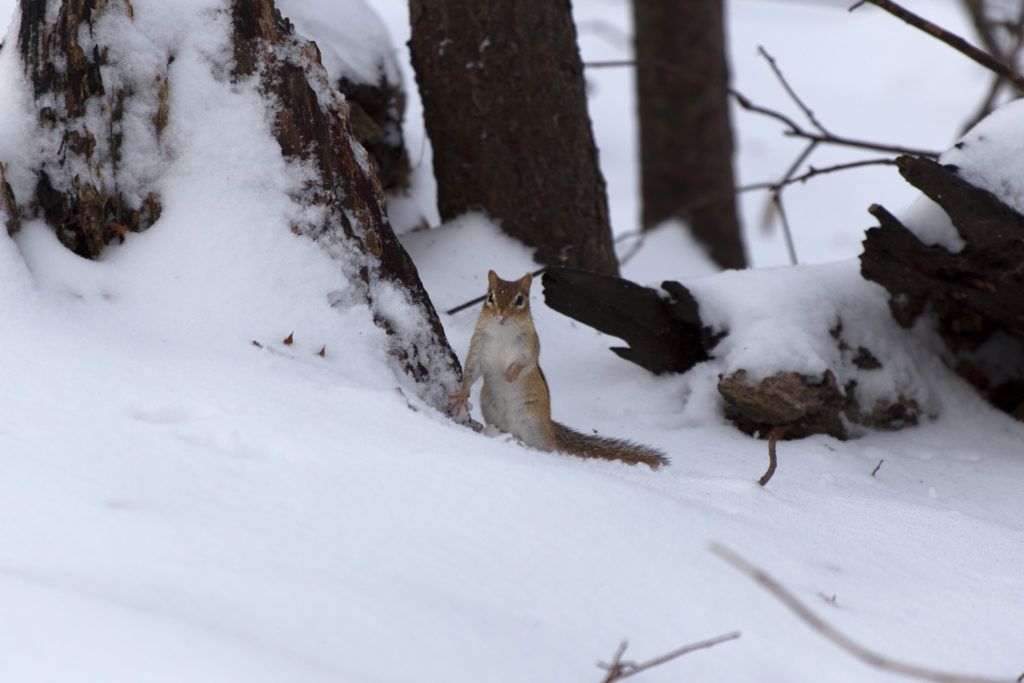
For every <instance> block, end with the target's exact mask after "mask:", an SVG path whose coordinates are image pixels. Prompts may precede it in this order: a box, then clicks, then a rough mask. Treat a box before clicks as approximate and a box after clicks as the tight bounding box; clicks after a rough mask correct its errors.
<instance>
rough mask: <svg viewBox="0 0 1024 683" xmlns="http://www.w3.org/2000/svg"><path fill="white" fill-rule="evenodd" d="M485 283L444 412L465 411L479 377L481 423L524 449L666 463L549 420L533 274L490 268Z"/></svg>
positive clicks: (641, 449) (646, 450) (654, 454)
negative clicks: (508, 276)
mask: <svg viewBox="0 0 1024 683" xmlns="http://www.w3.org/2000/svg"><path fill="white" fill-rule="evenodd" d="M487 282H488V287H487V298H486V299H485V300H484V306H483V309H481V311H480V318H479V319H478V320H477V323H476V329H474V330H473V339H472V341H471V342H470V344H469V354H468V355H467V356H466V365H465V368H464V369H463V374H462V386H461V387H460V388H459V393H457V394H455V395H454V396H452V402H451V406H450V407H449V410H450V412H451V413H452V414H453V415H455V416H456V417H458V416H459V414H460V413H461V412H462V411H466V412H467V413H468V412H469V404H468V399H469V392H470V389H471V388H472V386H473V384H474V383H475V382H476V380H477V379H478V378H479V377H480V376H481V375H483V378H484V384H483V388H482V389H481V390H480V409H481V411H482V412H483V414H484V419H485V420H486V421H487V424H490V425H493V426H495V427H497V428H498V429H500V430H501V431H503V432H507V433H509V434H512V435H513V436H515V437H516V438H518V439H520V440H521V441H522V442H523V443H525V444H526V445H527V446H532V447H533V448H536V449H538V450H542V451H560V452H562V453H569V454H571V455H578V456H580V457H583V458H604V459H605V460H622V461H623V462H627V463H630V464H636V463H640V462H642V463H644V464H646V465H650V466H651V468H657V467H660V466H661V465H665V464H667V463H668V458H667V457H666V456H665V454H664V453H662V452H661V451H659V450H657V449H655V448H650V447H648V446H642V445H639V444H634V443H631V442H629V441H624V440H621V439H608V438H602V437H598V436H589V435H587V434H580V433H579V432H576V431H574V430H572V429H570V428H569V427H566V426H564V425H561V424H559V423H557V422H555V421H554V420H552V419H551V395H550V393H549V391H548V383H547V381H546V380H545V379H544V373H543V372H542V371H541V369H540V365H539V364H538V362H537V361H538V356H539V355H540V340H539V339H538V338H537V331H536V330H535V329H534V327H533V316H532V315H531V314H530V284H531V283H532V282H533V276H532V275H530V274H529V273H527V274H526V275H524V276H523V277H521V278H520V279H519V280H516V281H508V280H502V279H501V278H499V277H498V276H497V275H496V274H495V272H494V271H493V270H492V271H490V272H488V273H487Z"/></svg>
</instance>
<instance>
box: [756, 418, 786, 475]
mask: <svg viewBox="0 0 1024 683" xmlns="http://www.w3.org/2000/svg"><path fill="white" fill-rule="evenodd" d="M787 429H788V427H775V428H774V429H772V431H770V432H768V471H767V472H765V473H764V474H763V475H761V479H760V480H758V482H757V483H758V484H760V485H761V488H764V485H765V484H767V483H768V480H769V479H771V478H772V475H773V474H775V466H776V465H777V464H778V459H777V458H776V457H775V443H776V442H777V441H778V440H779V439H781V438H782V437H783V435H785V433H786V430H787Z"/></svg>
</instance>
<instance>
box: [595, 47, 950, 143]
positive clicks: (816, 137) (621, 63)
mask: <svg viewBox="0 0 1024 683" xmlns="http://www.w3.org/2000/svg"><path fill="white" fill-rule="evenodd" d="M762 50H763V48H762ZM764 55H765V58H766V59H769V60H771V61H770V62H769V63H774V58H772V57H771V55H769V54H768V53H767V52H764ZM657 64H658V65H659V66H660V67H661V68H664V69H668V70H672V71H676V72H678V73H679V74H681V75H682V76H683V77H686V78H693V76H692V74H690V73H689V72H688V71H687V69H686V68H685V67H681V66H679V65H677V64H672V63H671V62H662V61H660V60H659V61H658V62H657ZM636 65H637V62H636V60H632V59H616V60H607V61H596V62H586V63H585V64H584V65H583V66H585V67H587V68H609V67H635V66H636ZM773 68H775V69H776V72H777V73H780V72H779V71H778V69H777V65H776V66H775V67H773ZM783 87H785V88H786V90H787V91H788V92H789V91H791V88H790V87H789V86H788V84H785V85H784V86H783ZM728 90H729V94H730V95H732V97H733V98H734V99H735V100H736V103H737V104H739V106H740V107H742V108H743V109H745V110H746V111H749V112H752V113H755V114H760V115H762V116H767V117H768V118H772V119H775V120H776V121H778V122H779V123H781V124H783V125H784V126H786V128H787V129H788V130H787V131H786V135H790V136H793V137H800V138H804V139H807V140H813V141H817V142H822V143H827V144H831V145H839V146H842V147H855V148H860V149H868V150H872V151H875V152H891V153H893V154H912V155H915V156H923V157H928V158H931V159H934V158H937V157H938V156H939V152H937V151H935V150H926V149H915V148H912V147H903V146H902V145H890V144H886V143H882V142H873V141H871V140H860V139H857V138H851V137H846V136H842V135H835V134H834V133H826V132H825V130H827V129H823V128H821V127H820V123H817V124H814V125H815V127H816V128H818V131H819V132H817V133H815V132H812V131H809V130H806V129H805V128H804V127H803V126H801V125H800V124H798V123H797V122H796V121H794V120H793V119H792V118H790V117H789V116H786V115H785V114H783V113H782V112H780V111H777V110H775V109H770V108H768V107H763V106H761V105H758V104H755V103H754V102H753V101H752V100H751V99H750V98H749V97H747V96H746V95H744V94H743V93H741V92H740V91H739V90H736V89H735V88H732V87H730V88H729V89H728ZM791 97H795V93H792V94H791ZM795 99H796V100H797V102H800V103H801V104H799V105H798V106H801V109H804V108H805V107H806V105H804V104H802V102H801V100H799V98H795ZM806 111H811V110H810V109H809V108H808V109H806ZM815 120H817V119H816V117H815Z"/></svg>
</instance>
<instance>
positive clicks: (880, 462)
mask: <svg viewBox="0 0 1024 683" xmlns="http://www.w3.org/2000/svg"><path fill="white" fill-rule="evenodd" d="M883 462H885V458H882V459H881V460H879V461H878V464H877V465H875V469H873V470H871V476H872V477H873V476H875V475H876V474H878V470H880V469H882V463H883Z"/></svg>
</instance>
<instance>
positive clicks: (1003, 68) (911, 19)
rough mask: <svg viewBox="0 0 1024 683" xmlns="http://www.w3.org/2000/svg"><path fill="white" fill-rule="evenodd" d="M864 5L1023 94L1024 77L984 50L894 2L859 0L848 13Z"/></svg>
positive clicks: (889, 0) (887, 0) (886, 0)
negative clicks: (895, 19) (897, 20)
mask: <svg viewBox="0 0 1024 683" xmlns="http://www.w3.org/2000/svg"><path fill="white" fill-rule="evenodd" d="M865 3H869V4H872V5H874V6H875V7H878V8H880V9H883V10H885V11H886V12H888V13H889V14H891V15H893V16H894V17H898V18H900V19H902V20H903V21H905V22H906V23H908V24H910V25H911V26H913V27H914V28H916V29H920V30H922V31H924V32H925V33H927V34H928V35H930V36H932V37H933V38H937V39H938V40H941V41H942V42H943V43H945V44H946V45H949V46H950V47H951V48H953V49H954V50H956V51H957V52H959V53H960V54H963V55H966V56H967V57H969V58H970V59H972V60H974V61H975V62H977V63H978V64H980V65H982V66H983V67H985V68H986V69H988V70H989V71H992V72H993V73H996V74H999V75H1000V76H1002V77H1003V78H1005V79H1006V80H1007V81H1009V82H1010V83H1011V84H1012V85H1013V87H1014V88H1016V89H1017V90H1018V91H1019V92H1022V93H1024V76H1021V75H1020V74H1019V73H1017V72H1016V71H1014V70H1013V69H1012V68H1010V67H1009V66H1008V65H1006V64H1004V63H1003V62H1000V61H999V60H998V59H996V58H995V57H993V56H992V55H990V54H989V53H987V52H985V51H984V50H981V49H979V48H976V47H975V46H973V45H971V44H970V43H968V42H967V41H966V40H964V39H963V38H961V37H960V36H958V35H956V34H955V33H952V32H950V31H947V30H946V29H944V28H942V27H941V26H938V25H936V24H933V23H932V22H930V21H928V20H927V19H924V18H922V17H920V16H918V15H916V14H914V13H913V12H911V11H910V10H908V9H906V8H905V7H902V6H900V5H897V4H896V3H895V2H891V0H860V1H859V2H857V3H856V4H854V5H853V6H852V7H850V11H851V12H852V11H853V10H855V9H857V8H858V7H860V6H861V5H863V4H865Z"/></svg>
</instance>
